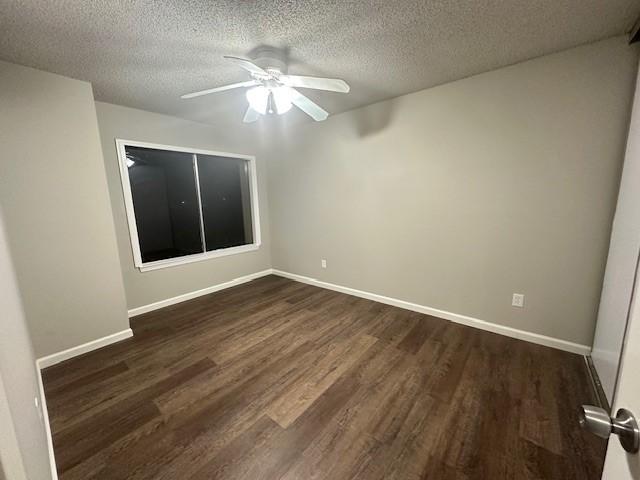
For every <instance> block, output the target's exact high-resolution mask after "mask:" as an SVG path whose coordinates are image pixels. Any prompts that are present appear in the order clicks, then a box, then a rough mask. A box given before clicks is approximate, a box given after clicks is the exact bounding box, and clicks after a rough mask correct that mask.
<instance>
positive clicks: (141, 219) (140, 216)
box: [126, 146, 203, 263]
mask: <svg viewBox="0 0 640 480" xmlns="http://www.w3.org/2000/svg"><path fill="white" fill-rule="evenodd" d="M126 153H127V159H126V163H127V168H128V171H129V183H130V185H131V195H132V197H133V208H134V211H135V217H136V226H137V227H138V240H139V242H140V252H141V254H142V261H143V262H145V263H146V262H154V261H157V260H164V259H168V258H175V257H181V256H184V255H191V254H194V253H202V252H203V248H202V238H201V233H200V212H199V204H198V195H197V191H196V181H195V172H194V165H193V155H191V154H189V153H181V152H172V151H166V150H156V149H152V148H141V147H131V146H128V147H126Z"/></svg>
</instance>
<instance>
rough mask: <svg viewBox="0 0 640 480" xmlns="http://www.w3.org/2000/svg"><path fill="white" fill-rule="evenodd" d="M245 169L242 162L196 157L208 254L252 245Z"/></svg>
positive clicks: (224, 158)
mask: <svg viewBox="0 0 640 480" xmlns="http://www.w3.org/2000/svg"><path fill="white" fill-rule="evenodd" d="M248 169H249V165H248V162H247V161H246V160H243V159H239V158H230V157H218V156H212V155H198V177H199V180H200V198H201V200H202V217H203V221H204V238H205V241H206V247H207V251H211V250H218V249H220V248H228V247H236V246H239V245H247V244H251V243H253V229H252V221H251V194H250V188H249V170H248Z"/></svg>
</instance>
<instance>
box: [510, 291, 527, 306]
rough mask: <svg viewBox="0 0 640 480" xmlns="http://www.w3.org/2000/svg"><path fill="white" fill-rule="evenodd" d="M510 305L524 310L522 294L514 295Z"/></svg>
mask: <svg viewBox="0 0 640 480" xmlns="http://www.w3.org/2000/svg"><path fill="white" fill-rule="evenodd" d="M511 305H512V306H513V307H518V308H524V294H523V293H514V294H513V298H512V299H511Z"/></svg>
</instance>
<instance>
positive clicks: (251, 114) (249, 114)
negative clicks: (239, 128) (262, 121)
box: [242, 107, 260, 123]
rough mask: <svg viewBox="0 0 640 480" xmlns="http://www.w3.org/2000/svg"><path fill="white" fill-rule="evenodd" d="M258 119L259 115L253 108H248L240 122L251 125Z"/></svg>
mask: <svg viewBox="0 0 640 480" xmlns="http://www.w3.org/2000/svg"><path fill="white" fill-rule="evenodd" d="M259 118H260V114H259V113H258V112H256V111H255V110H254V109H253V108H251V107H249V108H247V111H246V112H245V114H244V118H243V119H242V121H243V122H244V123H253V122H255V121H257V120H258V119H259Z"/></svg>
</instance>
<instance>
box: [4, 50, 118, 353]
mask: <svg viewBox="0 0 640 480" xmlns="http://www.w3.org/2000/svg"><path fill="white" fill-rule="evenodd" d="M0 145H2V157H1V158H0V204H2V206H3V208H4V211H5V222H6V226H7V233H8V237H9V243H10V246H11V250H12V254H13V260H14V265H15V269H16V272H17V277H18V283H19V286H20V292H21V294H22V299H23V303H24V309H25V313H26V318H27V322H28V325H29V330H30V332H31V337H32V341H33V345H34V349H35V353H36V355H37V356H38V357H41V356H45V355H48V354H51V353H54V352H58V351H61V350H64V349H67V348H70V347H74V346H77V345H79V344H82V343H86V342H89V341H92V340H95V339H96V338H100V337H103V336H106V335H110V334H112V333H115V332H118V331H121V330H124V329H127V328H128V327H129V324H128V319H127V315H126V308H125V307H126V305H125V296H124V287H123V283H122V276H121V273H120V267H119V264H118V251H117V245H116V241H115V234H114V228H113V218H112V216H111V211H110V206H109V196H108V192H107V185H106V180H105V171H104V162H103V158H102V150H101V148H100V138H99V133H98V126H97V121H96V113H95V105H94V101H93V93H92V90H91V85H90V84H88V83H86V82H81V81H78V80H72V79H70V78H66V77H62V76H59V75H54V74H51V73H46V72H41V71H38V70H34V69H31V68H26V67H21V66H18V65H13V64H10V63H5V62H0Z"/></svg>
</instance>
